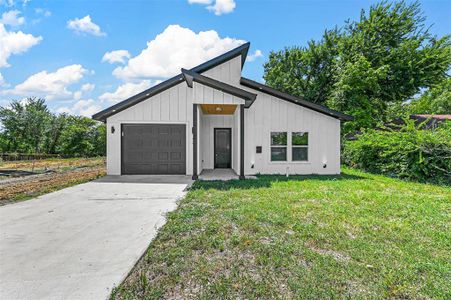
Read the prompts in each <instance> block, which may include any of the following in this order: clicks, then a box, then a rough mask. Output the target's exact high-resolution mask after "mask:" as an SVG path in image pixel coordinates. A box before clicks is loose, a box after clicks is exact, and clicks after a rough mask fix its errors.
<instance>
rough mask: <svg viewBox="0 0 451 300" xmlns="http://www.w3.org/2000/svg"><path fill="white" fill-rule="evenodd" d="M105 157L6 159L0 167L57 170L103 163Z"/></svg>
mask: <svg viewBox="0 0 451 300" xmlns="http://www.w3.org/2000/svg"><path fill="white" fill-rule="evenodd" d="M104 161H105V158H103V157H95V158H55V159H42V160H34V161H33V160H19V161H8V162H3V163H1V164H0V168H1V169H18V170H31V169H38V170H39V169H51V170H58V169H61V168H66V167H83V166H84V167H89V166H95V165H99V164H103V163H104Z"/></svg>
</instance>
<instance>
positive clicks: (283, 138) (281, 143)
mask: <svg viewBox="0 0 451 300" xmlns="http://www.w3.org/2000/svg"><path fill="white" fill-rule="evenodd" d="M271 161H287V133H286V132H271Z"/></svg>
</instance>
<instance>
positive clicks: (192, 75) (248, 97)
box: [182, 69, 257, 108]
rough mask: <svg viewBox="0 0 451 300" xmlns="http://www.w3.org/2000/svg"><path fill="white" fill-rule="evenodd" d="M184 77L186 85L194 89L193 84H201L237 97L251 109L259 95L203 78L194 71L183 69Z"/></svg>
mask: <svg viewBox="0 0 451 300" xmlns="http://www.w3.org/2000/svg"><path fill="white" fill-rule="evenodd" d="M182 76H183V78H184V79H185V81H186V84H187V85H188V87H190V88H192V87H193V82H197V83H199V84H202V85H205V86H208V87H211V88H213V89H216V90H219V91H221V92H224V93H227V94H230V95H233V96H235V97H238V98H240V99H243V100H244V107H245V108H249V107H251V105H252V103H254V101H255V99H256V98H257V94H254V93H250V92H248V91H246V90H243V89H240V88H237V87H235V86H233V85H230V84H227V83H225V82H222V81H218V80H216V79H213V78H210V77H207V76H203V75H201V74H199V73H196V72H194V71H192V70H186V69H182Z"/></svg>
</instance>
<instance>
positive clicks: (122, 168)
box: [93, 43, 352, 179]
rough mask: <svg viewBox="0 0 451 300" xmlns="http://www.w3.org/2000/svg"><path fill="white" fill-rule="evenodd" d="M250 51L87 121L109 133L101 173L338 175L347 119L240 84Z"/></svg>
mask: <svg viewBox="0 0 451 300" xmlns="http://www.w3.org/2000/svg"><path fill="white" fill-rule="evenodd" d="M249 46H250V44H249V43H246V44H244V45H242V46H240V47H238V48H235V49H233V50H231V51H229V52H227V53H225V54H223V55H221V56H218V57H216V58H214V59H212V60H210V61H207V62H205V63H203V64H201V65H199V66H197V67H194V68H192V69H190V70H185V69H182V70H181V74H179V75H177V76H175V77H173V78H171V79H168V80H166V81H165V82H162V83H160V84H158V85H156V86H154V87H152V88H150V89H148V90H146V91H144V92H142V93H139V94H137V95H135V96H132V97H130V98H129V99H127V100H124V101H122V102H120V103H117V104H115V105H113V106H111V107H109V108H107V109H105V110H103V111H101V112H99V113H97V114H95V115H94V116H93V118H94V119H96V120H99V121H103V122H105V123H106V126H107V173H108V174H110V175H121V174H187V175H192V177H193V178H194V179H196V178H197V176H198V175H199V174H200V173H201V172H202V171H204V170H208V169H215V168H230V169H232V170H233V171H234V172H235V173H236V174H238V175H239V176H240V178H244V176H245V175H253V174H258V173H260V174H287V173H288V174H339V173H340V122H341V121H346V120H351V119H352V117H350V116H348V115H345V114H343V113H340V112H337V111H334V110H331V109H329V108H326V107H324V106H321V105H318V104H314V103H311V102H308V101H305V100H303V99H300V98H297V97H294V96H291V95H289V94H286V93H282V92H279V91H277V90H275V89H272V88H270V87H268V86H265V85H263V84H260V83H258V82H255V81H252V80H250V79H246V78H244V77H242V76H241V70H242V68H243V65H244V62H245V60H246V56H247V52H248V50H249Z"/></svg>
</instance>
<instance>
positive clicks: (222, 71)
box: [202, 55, 241, 86]
mask: <svg viewBox="0 0 451 300" xmlns="http://www.w3.org/2000/svg"><path fill="white" fill-rule="evenodd" d="M202 75H205V76H207V77H211V78H213V79H216V80H219V81H222V82H225V83H228V84H231V85H235V86H238V85H239V84H240V78H241V56H240V55H239V56H237V57H235V58H232V59H231V60H229V61H226V62H225V63H222V64H220V65H219V66H217V67H215V68H213V69H210V70H208V71H205V72H204V73H202Z"/></svg>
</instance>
